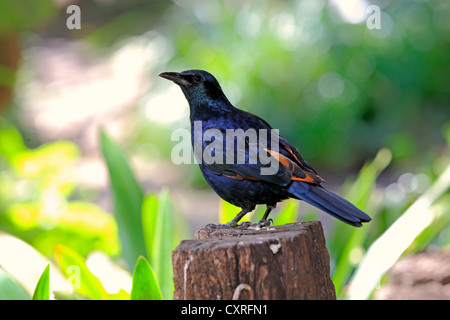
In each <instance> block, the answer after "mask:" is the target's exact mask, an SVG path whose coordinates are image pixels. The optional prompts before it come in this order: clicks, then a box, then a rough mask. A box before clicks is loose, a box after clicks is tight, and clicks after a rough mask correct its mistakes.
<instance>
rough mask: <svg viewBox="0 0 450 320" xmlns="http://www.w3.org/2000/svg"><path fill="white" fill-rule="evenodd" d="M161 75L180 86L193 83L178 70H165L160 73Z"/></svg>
mask: <svg viewBox="0 0 450 320" xmlns="http://www.w3.org/2000/svg"><path fill="white" fill-rule="evenodd" d="M159 76H160V77H162V78H165V79H168V80H171V81H173V82H175V83H176V84H179V85H180V86H190V85H191V83H190V82H189V81H188V80H187V79H186V78H185V77H184V76H183V75H182V74H181V73H178V72H163V73H160V74H159Z"/></svg>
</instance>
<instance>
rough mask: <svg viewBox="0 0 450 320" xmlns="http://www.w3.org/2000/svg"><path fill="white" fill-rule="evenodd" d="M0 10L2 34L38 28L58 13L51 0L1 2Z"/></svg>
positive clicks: (0, 0)
mask: <svg viewBox="0 0 450 320" xmlns="http://www.w3.org/2000/svg"><path fill="white" fill-rule="evenodd" d="M0 8H1V10H0V33H3V32H14V31H23V30H30V29H32V28H36V27H38V26H40V25H42V24H43V23H45V22H47V21H49V20H50V19H51V18H52V17H54V16H55V15H56V14H57V12H58V10H57V7H56V5H55V3H54V2H53V1H51V0H40V1H26V0H15V1H8V0H0Z"/></svg>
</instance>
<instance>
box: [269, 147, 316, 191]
mask: <svg viewBox="0 0 450 320" xmlns="http://www.w3.org/2000/svg"><path fill="white" fill-rule="evenodd" d="M285 149H286V150H287V151H288V152H289V153H290V154H291V155H292V156H293V157H294V158H295V159H296V160H297V161H298V159H297V157H296V156H295V155H294V153H293V152H292V150H291V149H289V148H287V147H286V146H285ZM264 150H265V151H267V152H268V153H270V155H271V156H272V157H274V158H275V159H276V160H277V161H278V162H280V163H281V164H282V165H284V166H285V167H288V168H289V169H291V170H292V177H291V180H294V181H303V182H308V183H314V184H320V183H321V182H322V181H323V179H322V178H321V177H319V176H318V175H316V174H314V173H310V172H306V171H304V170H302V169H301V168H300V167H299V166H298V165H297V164H296V163H294V162H293V161H292V160H291V159H289V158H287V157H285V156H284V155H282V154H281V153H279V152H276V151H273V150H267V149H265V148H264ZM299 163H300V161H299ZM296 173H298V174H299V175H302V176H301V177H299V176H296V175H294V174H296Z"/></svg>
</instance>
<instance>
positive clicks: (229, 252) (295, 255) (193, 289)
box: [172, 221, 336, 300]
mask: <svg viewBox="0 0 450 320" xmlns="http://www.w3.org/2000/svg"><path fill="white" fill-rule="evenodd" d="M329 261H330V259H329V255H328V251H327V249H326V247H325V238H324V235H323V230H322V225H321V223H320V222H318V221H313V222H301V223H292V224H287V225H281V226H271V227H267V228H266V227H265V228H261V229H260V230H255V229H250V228H249V229H244V230H242V229H238V228H234V229H230V228H203V229H200V230H198V231H197V232H196V234H195V238H194V240H184V241H182V242H181V243H180V245H179V246H178V247H177V248H176V249H175V250H174V252H173V254H172V262H173V269H174V283H175V294H174V299H181V300H183V299H240V300H245V299H336V293H335V289H334V285H333V282H332V281H331V279H330V264H329Z"/></svg>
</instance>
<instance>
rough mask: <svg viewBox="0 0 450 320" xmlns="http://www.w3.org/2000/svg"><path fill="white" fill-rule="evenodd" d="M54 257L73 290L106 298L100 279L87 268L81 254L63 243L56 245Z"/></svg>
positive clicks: (97, 298) (91, 296) (87, 295)
mask: <svg viewBox="0 0 450 320" xmlns="http://www.w3.org/2000/svg"><path fill="white" fill-rule="evenodd" d="M55 259H56V262H58V265H59V267H60V269H61V270H62V271H63V272H64V274H65V275H66V276H67V277H68V278H69V281H70V282H71V285H72V287H73V289H74V291H76V292H78V293H80V294H82V295H84V296H86V297H89V298H91V299H96V300H103V299H108V293H107V292H106V290H105V288H104V287H103V285H102V283H101V282H100V280H99V279H98V278H97V277H96V276H95V275H94V274H93V273H92V272H91V271H90V270H89V269H88V267H87V266H86V263H85V261H84V258H83V256H81V255H80V254H79V253H77V252H75V251H74V250H72V249H70V248H68V247H65V246H63V245H59V246H57V248H56V250H55Z"/></svg>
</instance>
